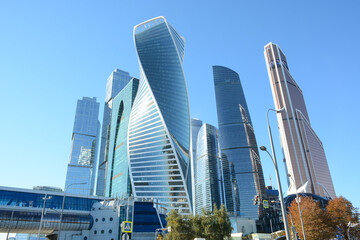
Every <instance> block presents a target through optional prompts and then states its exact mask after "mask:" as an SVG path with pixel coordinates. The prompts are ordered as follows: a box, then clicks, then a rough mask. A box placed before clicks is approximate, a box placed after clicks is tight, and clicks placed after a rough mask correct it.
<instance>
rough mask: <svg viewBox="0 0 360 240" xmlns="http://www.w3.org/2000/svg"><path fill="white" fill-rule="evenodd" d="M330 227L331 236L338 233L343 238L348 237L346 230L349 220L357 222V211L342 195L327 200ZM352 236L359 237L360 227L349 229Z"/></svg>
mask: <svg viewBox="0 0 360 240" xmlns="http://www.w3.org/2000/svg"><path fill="white" fill-rule="evenodd" d="M326 210H327V213H328V216H329V220H330V221H329V223H330V227H331V228H332V232H333V233H334V234H333V237H336V235H339V236H341V237H343V238H344V239H348V236H347V230H348V224H349V222H351V223H353V224H357V223H359V213H358V211H357V208H354V206H353V205H352V203H351V202H350V201H349V200H347V199H346V198H344V197H343V196H340V197H337V198H334V199H333V200H330V201H329V204H328V205H327V207H326ZM350 233H351V234H350V235H351V236H352V237H360V228H359V227H355V228H351V229H350Z"/></svg>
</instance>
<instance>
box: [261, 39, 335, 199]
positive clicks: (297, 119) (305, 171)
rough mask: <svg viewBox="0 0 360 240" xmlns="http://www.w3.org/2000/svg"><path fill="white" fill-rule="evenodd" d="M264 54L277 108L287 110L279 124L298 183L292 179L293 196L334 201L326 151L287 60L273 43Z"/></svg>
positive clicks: (281, 138)
mask: <svg viewBox="0 0 360 240" xmlns="http://www.w3.org/2000/svg"><path fill="white" fill-rule="evenodd" d="M264 54H265V61H266V66H267V70H268V74H269V79H270V84H271V89H272V93H273V98H274V103H275V108H276V109H281V108H284V109H285V111H282V112H281V113H279V114H278V115H277V120H278V126H279V133H280V141H281V146H282V149H283V153H284V157H285V161H286V168H287V172H288V173H289V174H290V175H291V176H292V177H293V178H294V180H295V181H296V184H294V182H293V181H292V179H288V183H289V184H290V188H289V190H290V192H289V193H295V191H296V190H298V191H300V192H307V193H313V194H317V195H321V196H325V197H331V198H334V197H335V189H334V186H333V182H332V179H331V175H330V170H329V166H328V163H327V160H326V156H325V151H324V147H323V145H322V142H321V140H320V139H319V137H318V136H317V135H316V133H315V131H314V130H313V129H312V127H311V124H310V119H309V116H308V112H307V109H306V104H305V100H304V96H303V93H302V91H301V89H300V87H299V85H298V84H297V82H296V81H295V80H294V78H293V77H292V76H291V74H290V71H289V67H288V64H287V60H286V57H285V55H284V53H283V52H282V51H281V49H280V48H279V46H278V45H276V44H273V43H269V44H267V45H266V46H265V47H264ZM295 185H296V186H295Z"/></svg>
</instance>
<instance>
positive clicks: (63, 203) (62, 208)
mask: <svg viewBox="0 0 360 240" xmlns="http://www.w3.org/2000/svg"><path fill="white" fill-rule="evenodd" d="M83 184H86V183H85V182H82V183H72V184H69V185H68V186H67V187H66V189H65V191H64V197H63V201H62V205H61V214H60V222H59V228H58V229H59V230H58V239H59V237H60V231H61V222H62V218H63V213H64V205H65V198H66V191H67V190H68V189H69V187H70V186H73V185H83Z"/></svg>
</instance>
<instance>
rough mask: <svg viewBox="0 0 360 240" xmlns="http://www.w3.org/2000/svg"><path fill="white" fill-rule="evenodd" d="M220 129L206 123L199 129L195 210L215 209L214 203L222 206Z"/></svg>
mask: <svg viewBox="0 0 360 240" xmlns="http://www.w3.org/2000/svg"><path fill="white" fill-rule="evenodd" d="M218 139H219V138H218V131H217V129H216V128H215V127H214V126H211V125H210V124H207V123H204V124H203V125H202V127H201V128H200V130H199V133H198V137H197V144H196V146H197V147H196V159H195V166H196V167H195V182H194V185H195V207H194V209H195V212H196V213H197V214H201V213H202V209H205V210H207V211H211V212H212V211H214V204H216V205H217V207H220V206H221V204H222V203H223V202H224V198H223V191H222V190H223V186H222V184H223V183H224V182H223V171H222V163H221V154H220V146H219V141H218Z"/></svg>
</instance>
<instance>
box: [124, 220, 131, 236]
mask: <svg viewBox="0 0 360 240" xmlns="http://www.w3.org/2000/svg"><path fill="white" fill-rule="evenodd" d="M132 229H133V223H132V222H130V221H123V222H122V232H123V233H132Z"/></svg>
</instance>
